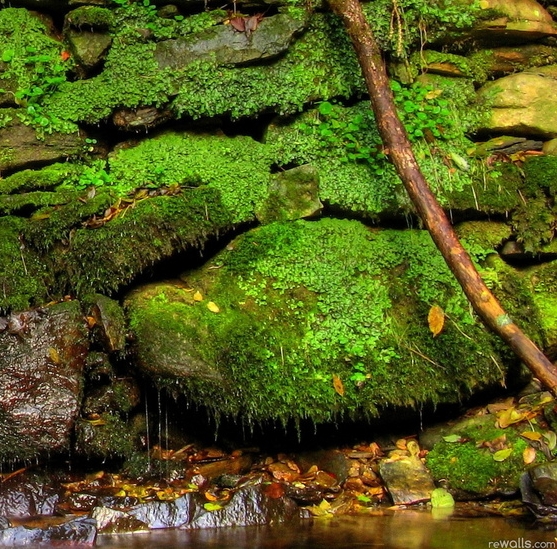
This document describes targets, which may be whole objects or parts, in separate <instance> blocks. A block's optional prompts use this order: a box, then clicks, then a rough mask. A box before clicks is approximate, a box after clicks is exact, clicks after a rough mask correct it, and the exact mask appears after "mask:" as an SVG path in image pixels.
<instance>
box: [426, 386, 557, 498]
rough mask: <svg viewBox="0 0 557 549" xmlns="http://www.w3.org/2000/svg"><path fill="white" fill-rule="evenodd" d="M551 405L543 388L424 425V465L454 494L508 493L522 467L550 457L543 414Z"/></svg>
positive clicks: (550, 439) (551, 436) (551, 440)
mask: <svg viewBox="0 0 557 549" xmlns="http://www.w3.org/2000/svg"><path fill="white" fill-rule="evenodd" d="M554 405H555V402H554V400H553V398H552V397H551V395H550V394H549V393H537V394H531V395H528V396H526V397H523V398H522V399H520V401H518V400H513V399H507V400H505V401H503V402H496V403H493V404H490V405H488V406H487V407H486V408H485V409H482V410H478V414H477V415H471V416H470V417H464V418H461V419H459V420H457V421H455V422H454V423H452V424H448V425H439V426H436V427H433V428H430V429H426V430H425V431H424V433H422V435H421V436H420V440H421V441H422V444H423V445H424V446H425V447H426V448H428V449H429V453H428V455H427V457H426V465H427V467H428V468H429V469H430V471H431V473H432V475H433V477H434V479H435V481H436V482H442V483H444V484H445V485H446V486H447V488H448V489H449V490H450V491H451V492H452V493H453V494H454V495H455V496H456V497H457V498H459V499H469V498H470V497H473V498H478V497H488V496H493V495H511V494H514V493H516V492H518V489H519V485H520V477H521V475H522V473H523V472H524V470H525V469H529V468H532V467H535V466H537V465H539V464H541V463H545V462H547V461H551V460H553V459H554V458H553V454H554V450H555V443H554V437H555V434H554V433H553V432H552V431H551V428H550V427H549V426H548V425H547V423H546V420H545V418H544V413H547V412H546V410H547V409H550V408H553V407H554Z"/></svg>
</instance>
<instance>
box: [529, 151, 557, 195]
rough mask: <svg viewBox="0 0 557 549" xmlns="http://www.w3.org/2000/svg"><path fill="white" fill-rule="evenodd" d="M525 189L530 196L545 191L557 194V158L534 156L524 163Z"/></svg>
mask: <svg viewBox="0 0 557 549" xmlns="http://www.w3.org/2000/svg"><path fill="white" fill-rule="evenodd" d="M523 170H524V180H525V181H524V188H525V191H526V192H527V193H528V196H536V195H537V194H539V191H540V190H541V191H545V192H547V193H548V194H549V195H550V196H555V195H556V194H557V156H532V157H530V158H528V160H527V161H526V162H525V163H524V166H523Z"/></svg>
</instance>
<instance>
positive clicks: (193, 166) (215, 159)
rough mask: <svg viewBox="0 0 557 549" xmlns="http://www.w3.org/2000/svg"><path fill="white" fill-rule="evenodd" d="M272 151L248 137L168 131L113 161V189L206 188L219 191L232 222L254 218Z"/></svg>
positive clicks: (263, 193) (264, 189) (120, 153)
mask: <svg viewBox="0 0 557 549" xmlns="http://www.w3.org/2000/svg"><path fill="white" fill-rule="evenodd" d="M271 164H272V154H271V151H270V150H269V149H268V148H267V147H265V146H263V145H261V144H260V143H258V142H256V141H254V140H253V139H251V138H249V137H243V136H239V137H236V138H226V137H222V136H211V135H195V134H186V133H175V132H167V133H164V134H161V135H159V136H158V137H156V138H153V139H149V140H144V141H143V142H142V143H141V144H139V145H138V146H137V147H133V148H128V149H120V150H119V151H118V152H116V153H115V154H113V155H112V156H111V158H110V160H109V166H110V174H111V177H112V179H113V180H114V181H115V185H114V189H115V190H116V191H117V192H118V193H120V194H123V193H126V192H128V191H130V190H132V189H135V188H138V187H148V188H153V187H154V188H156V187H161V186H172V185H180V186H182V187H198V186H208V187H210V188H214V189H216V190H218V191H219V193H220V198H221V202H222V205H223V206H224V207H226V208H227V209H228V210H229V212H230V216H231V218H232V219H233V221H234V222H245V221H248V220H250V219H253V216H254V211H255V210H257V209H258V208H259V207H260V206H261V203H262V201H263V200H264V199H265V198H266V196H267V188H268V184H269V177H270V166H271Z"/></svg>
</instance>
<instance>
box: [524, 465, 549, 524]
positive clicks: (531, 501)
mask: <svg viewBox="0 0 557 549" xmlns="http://www.w3.org/2000/svg"><path fill="white" fill-rule="evenodd" d="M548 466H550V470H548ZM554 466H555V463H550V464H543V465H541V466H538V467H541V468H542V469H541V470H539V471H537V469H538V467H534V468H533V469H532V470H531V471H533V472H534V475H533V476H534V478H533V477H532V475H531V474H530V471H526V472H524V473H522V476H521V477H520V494H521V497H522V501H523V503H524V504H525V505H526V506H527V507H528V509H530V511H532V513H533V514H534V515H535V516H536V517H538V518H540V519H543V520H551V521H557V506H555V504H554V503H549V502H550V501H551V502H554V501H555V498H554V496H555V478H556V477H555V467H554ZM546 488H548V489H549V490H548V492H547V494H548V495H549V500H548V502H546V501H544V499H543V496H544V494H545V493H546Z"/></svg>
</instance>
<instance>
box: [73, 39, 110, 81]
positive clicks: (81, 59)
mask: <svg viewBox="0 0 557 549" xmlns="http://www.w3.org/2000/svg"><path fill="white" fill-rule="evenodd" d="M66 36H67V39H68V42H69V45H70V50H71V52H72V54H73V56H74V58H75V61H76V63H77V64H78V65H79V68H80V69H81V72H83V73H84V74H86V73H87V72H89V71H91V70H92V69H94V68H96V67H98V66H99V65H100V63H101V62H102V61H104V58H105V56H106V54H107V52H108V50H109V48H110V46H111V44H112V37H110V36H109V35H107V34H104V33H100V32H91V31H74V30H71V31H69V32H68V33H67V35H66Z"/></svg>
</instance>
